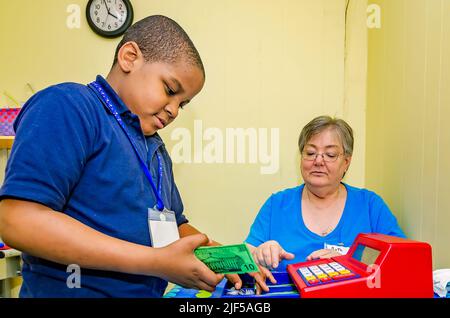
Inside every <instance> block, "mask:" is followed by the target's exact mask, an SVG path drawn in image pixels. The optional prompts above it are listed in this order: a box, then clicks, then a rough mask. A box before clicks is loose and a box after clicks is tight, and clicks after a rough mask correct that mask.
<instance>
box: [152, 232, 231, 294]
mask: <svg viewBox="0 0 450 318" xmlns="http://www.w3.org/2000/svg"><path fill="white" fill-rule="evenodd" d="M207 243H208V237H207V236H206V235H204V234H195V235H189V236H186V237H183V238H181V239H179V240H178V241H176V242H174V243H172V244H170V245H168V246H166V247H163V248H161V249H159V250H160V252H161V254H160V256H158V257H160V258H159V265H160V266H159V268H160V272H161V276H160V277H162V278H164V279H166V280H168V281H170V282H172V283H175V284H178V285H180V286H183V287H185V288H196V289H203V290H206V291H209V292H213V291H214V290H215V288H216V285H217V284H218V283H219V282H220V281H221V280H222V279H223V277H224V275H222V274H216V273H214V272H213V271H211V270H210V269H209V268H208V267H207V266H206V265H205V264H203V263H202V262H201V261H200V260H199V259H198V258H197V257H195V255H194V250H195V249H196V248H197V247H199V246H202V245H203V246H204V245H206V244H207ZM158 276H159V275H158Z"/></svg>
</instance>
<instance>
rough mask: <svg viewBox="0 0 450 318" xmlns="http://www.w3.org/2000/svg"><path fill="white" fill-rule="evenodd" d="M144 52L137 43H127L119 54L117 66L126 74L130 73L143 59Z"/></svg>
mask: <svg viewBox="0 0 450 318" xmlns="http://www.w3.org/2000/svg"><path fill="white" fill-rule="evenodd" d="M142 58H143V57H142V52H141V50H140V49H139V46H138V45H137V44H136V42H132V41H130V42H126V43H125V44H124V45H122V47H121V48H120V49H119V52H118V53H117V64H118V65H119V67H120V69H121V70H122V71H123V72H124V73H129V72H131V71H132V70H133V68H134V67H135V66H136V64H137V62H138V61H139V60H140V59H142Z"/></svg>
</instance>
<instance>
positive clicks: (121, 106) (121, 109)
mask: <svg viewBox="0 0 450 318" xmlns="http://www.w3.org/2000/svg"><path fill="white" fill-rule="evenodd" d="M95 81H96V82H97V83H98V84H100V86H101V87H102V88H103V90H104V91H105V93H106V94H107V95H108V97H109V98H111V100H112V102H113V105H114V107H115V108H116V110H117V112H118V113H119V114H120V115H122V114H124V113H127V112H129V113H131V111H130V110H129V109H128V107H127V105H125V103H124V102H123V101H122V99H121V98H120V97H119V95H117V93H116V91H115V90H114V89H113V88H112V87H111V85H109V83H108V82H107V81H106V79H104V78H103V76H101V75H97V77H96V78H95ZM96 93H97V92H96ZM100 100H101V99H100ZM102 103H103V101H102ZM105 108H106V109H107V110H108V112H110V113H111V111H110V110H109V108H107V107H105Z"/></svg>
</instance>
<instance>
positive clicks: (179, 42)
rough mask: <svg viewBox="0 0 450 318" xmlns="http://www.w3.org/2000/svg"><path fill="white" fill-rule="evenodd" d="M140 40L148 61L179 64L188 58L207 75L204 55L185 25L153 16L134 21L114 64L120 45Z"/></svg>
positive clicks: (188, 61) (126, 33) (159, 16)
mask: <svg viewBox="0 0 450 318" xmlns="http://www.w3.org/2000/svg"><path fill="white" fill-rule="evenodd" d="M130 41H133V42H136V44H137V45H138V46H139V49H140V50H141V52H142V54H143V56H144V59H145V61H146V62H167V63H175V62H178V61H179V60H183V59H184V60H185V61H186V62H187V63H190V64H192V65H194V66H197V67H198V68H200V70H201V71H202V73H203V76H204V75H205V69H204V67H203V62H202V59H201V58H200V54H199V53H198V51H197V49H196V48H195V46H194V43H192V41H191V39H190V38H189V36H188V35H187V33H186V32H185V31H184V30H183V28H182V27H181V26H180V25H179V24H178V23H176V22H175V21H174V20H172V19H170V18H168V17H165V16H162V15H152V16H149V17H146V18H144V19H142V20H140V21H138V22H136V23H135V24H133V25H132V26H131V27H130V28H128V30H127V31H126V32H125V34H124V36H123V38H122V41H120V43H119V45H118V46H117V48H116V53H115V54H114V63H113V66H114V65H115V64H116V63H117V55H118V53H119V50H120V48H121V47H122V46H123V45H124V44H125V43H127V42H130Z"/></svg>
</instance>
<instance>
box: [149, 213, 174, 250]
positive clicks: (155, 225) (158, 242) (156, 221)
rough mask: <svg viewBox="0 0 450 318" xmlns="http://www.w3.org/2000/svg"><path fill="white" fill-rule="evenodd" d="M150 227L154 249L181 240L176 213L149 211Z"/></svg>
mask: <svg viewBox="0 0 450 318" xmlns="http://www.w3.org/2000/svg"><path fill="white" fill-rule="evenodd" d="M148 227H149V231H150V240H151V242H152V246H153V247H164V246H167V245H169V244H171V243H173V242H175V241H177V240H179V239H180V233H179V232H178V226H177V221H176V219H175V212H173V211H170V210H167V209H166V208H164V210H163V211H158V210H156V209H154V208H153V209H150V208H149V209H148Z"/></svg>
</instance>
